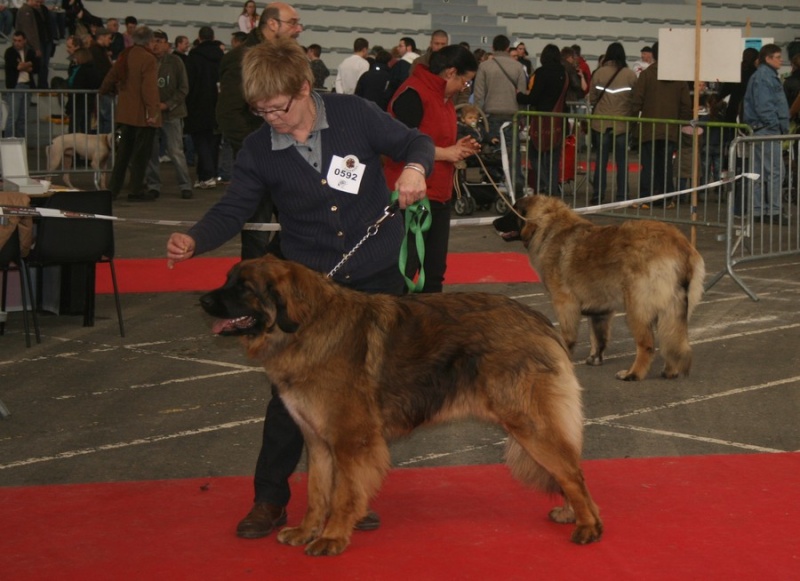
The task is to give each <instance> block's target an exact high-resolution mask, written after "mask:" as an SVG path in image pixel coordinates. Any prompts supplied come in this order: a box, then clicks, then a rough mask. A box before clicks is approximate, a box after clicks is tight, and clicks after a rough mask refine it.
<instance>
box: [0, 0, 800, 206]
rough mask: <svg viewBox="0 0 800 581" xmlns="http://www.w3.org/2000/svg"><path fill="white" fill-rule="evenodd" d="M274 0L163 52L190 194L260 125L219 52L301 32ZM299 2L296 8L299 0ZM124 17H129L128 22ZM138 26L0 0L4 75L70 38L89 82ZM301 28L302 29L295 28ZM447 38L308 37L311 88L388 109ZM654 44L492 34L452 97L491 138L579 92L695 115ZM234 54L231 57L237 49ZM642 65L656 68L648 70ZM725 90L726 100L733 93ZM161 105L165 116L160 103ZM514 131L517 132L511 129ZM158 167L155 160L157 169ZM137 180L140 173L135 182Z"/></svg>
mask: <svg viewBox="0 0 800 581" xmlns="http://www.w3.org/2000/svg"><path fill="white" fill-rule="evenodd" d="M276 6H278V7H280V6H284V7H285V6H288V5H286V4H282V3H274V4H268V5H266V6H265V8H264V10H262V11H261V12H259V10H258V6H257V4H256V3H255V2H254V1H253V0H246V1H245V2H243V4H242V7H241V12H240V14H239V15H238V17H237V20H236V27H237V30H236V32H234V33H233V34H232V35H231V38H230V39H229V41H228V42H227V43H226V42H225V40H227V39H224V40H223V39H218V38H216V37H215V34H214V30H213V29H212V28H211V27H210V26H203V27H201V28H200V29H199V30H198V31H197V34H196V35H187V36H184V35H180V36H178V37H176V38H175V39H174V43H172V44H169V43H167V47H168V48H169V50H168V51H167V53H168V54H170V55H174V57H176V58H177V61H176V60H174V59H172V58H170V59H167V60H168V61H169V62H170V63H171V65H170V67H169V68H170V69H171V70H175V69H176V68H177V66H176V65H175V63H176V62H180V64H181V65H182V66H183V72H184V73H185V74H186V78H187V80H188V88H187V91H186V95H184V96H183V97H182V102H181V104H180V105H179V111H183V110H184V109H185V111H186V112H185V114H182V115H180V116H179V117H175V116H173V117H172V121H171V127H173V128H171V129H170V131H169V132H168V131H166V130H165V129H163V128H160V129H158V130H157V131H154V138H153V141H154V145H153V148H154V150H156V154H155V158H154V159H156V160H157V161H159V160H160V161H161V162H170V163H173V164H177V165H178V166H182V165H183V163H186V164H187V167H189V166H192V165H194V166H195V174H196V178H195V179H194V180H193V183H192V184H189V185H187V184H186V179H185V177H184V176H185V172H184V171H183V168H182V167H178V173H179V175H180V176H181V177H180V179H179V181H180V182H181V185H180V187H181V190H182V196H183V197H185V198H187V199H188V198H191V197H192V192H191V189H193V188H194V189H197V188H201V189H210V188H216V187H217V186H218V185H219V182H221V181H227V180H229V179H230V170H231V167H230V166H231V159H232V158H233V157H235V153H236V151H237V150H238V149H239V148H240V147H241V140H242V138H243V136H244V135H246V134H247V133H249V131H250V130H252V127H253V126H255V125H256V124H255V123H254V122H253V120H252V116H251V119H249V120H247V121H235V122H232V123H231V122H229V119H230V118H231V117H233V116H237V115H238V113H237V111H238V110H239V109H237V108H236V107H234V108H233V109H230V108H226V107H222V106H219V107H218V106H217V101H218V95H222V93H223V92H224V91H225V90H226V87H228V89H227V91H228V92H229V93H230V91H231V89H230V87H231V82H230V79H229V78H225V79H222V80H223V82H220V81H221V77H225V75H226V74H227V73H228V72H229V70H230V69H229V68H228V67H227V66H226V64H225V61H223V56H224V55H225V54H226V53H233V54H235V55H236V56H235V59H234V61H235V60H237V59H238V60H239V61H240V60H241V52H242V51H243V50H244V49H245V48H246V47H248V46H252V45H254V44H257V43H259V42H262V41H263V40H265V39H269V38H270V37H274V34H273V32H272V31H274V30H275V29H277V30H283V29H284V28H287V27H288V28H289V29H291V30H292V35H293V36H294V38H298V37H299V35H300V33H301V32H302V30H303V27H302V24H300V18H299V16H295V17H293V18H291V19H289V20H287V21H284V20H282V18H281V16H280V14H279V15H278V16H277V17H276V16H275V10H276V8H275V7H276ZM270 7H272V8H270ZM291 10H292V11H293V13H294V14H295V15H296V12H294V9H291ZM121 24H123V25H124V28H122V30H121V29H120V28H121ZM137 26H138V21H137V19H136V17H134V16H128V17H126V18H124V19H118V18H114V17H111V18H107V19H105V21H104V20H103V19H101V18H100V17H99V16H97V15H95V14H92V13H91V12H90V10H88V9H87V8H86V6H85V5H84V3H83V1H82V0H55V1H53V0H51V1H45V0H24V1H20V0H0V34H3V35H7V36H9V38H10V39H12V40H13V42H12V43H11V46H10V47H9V48H8V49H7V50H6V53H5V55H4V56H5V57H6V58H5V63H6V64H5V70H6V75H5V77H6V80H5V83H6V88H7V89H27V88H30V89H36V88H38V89H43V88H47V87H48V86H49V83H50V81H51V78H50V76H51V71H50V69H51V67H50V63H49V62H48V61H49V58H50V56H51V55H52V54H53V52H54V49H53V47H54V45H55V44H56V43H60V42H64V43H65V46H66V50H67V54H68V59H69V66H68V70H67V75H66V77H67V78H66V82H65V84H64V85H62V86H63V87H66V88H69V89H76V90H81V91H88V92H91V91H95V90H98V89H99V87H100V85H101V83H102V82H103V79H105V78H107V76H108V74H109V72H110V70H111V68H112V65H114V63H116V62H118V61H119V59H120V57H121V55H123V51H125V50H128V49H130V48H131V47H132V46H133V45H134V41H133V39H134V36H135V31H136V30H137ZM158 32H159V34H157V35H156V37H155V38H157V39H158V40H157V41H156V42H160V43H163V42H164V39H163V37H164V36H166V35H165V34H164V33H163V32H161V31H158ZM190 36H195V38H194V39H192V38H191V37H190ZM278 36H280V34H279V35H278ZM298 42H301V40H299V39H298ZM226 44H227V46H226ZM449 44H451V40H450V37H449V35H448V33H447V32H446V31H444V30H435V31H433V32H432V34H431V35H430V38H429V39H428V46H427V48H426V49H425V50H420V49H418V48H417V41H416V40H415V39H414V38H412V37H409V36H404V37H401V38H400V39H398V43H397V45H396V46H394V47H382V46H370V42H369V39H368V38H362V37H359V38H356V39H355V40H354V43H353V53H352V54H351V55H350V56H348V57H346V58H345V59H344V60H343V61H341V62H340V63H337V64H336V70H335V73H336V74H335V75H334V76H333V78H331V71H330V69H329V68H328V66H327V65H326V63H325V62H324V59H323V47H321V46H320V45H319V44H310V45H309V46H308V47H304V50H305V54H306V56H307V58H308V59H309V61H310V64H311V69H312V72H313V74H314V89H315V90H319V91H325V90H328V89H327V88H326V87H329V86H331V85H332V88H331V90H333V91H335V92H338V93H345V94H356V95H358V96H361V97H363V98H365V99H369V100H371V101H374V102H375V103H377V105H378V106H379V107H380V108H381V109H384V110H386V109H387V107H388V105H389V103H390V101H391V99H392V97H393V96H394V95H395V93H396V91H397V89H398V88H399V87H400V86H401V85H402V84H403V83H404V82H405V81H406V80H407V79H408V78H409V76H410V75H411V74H412V72H413V70H414V68H415V67H416V66H417V65H419V64H422V65H425V66H428V65H429V64H430V58H431V55H432V54H433V53H435V52H437V51H439V50H441V49H442V48H443V47H445V46H448V45H449ZM240 46H241V48H238V47H240ZM461 46H463V47H465V48H467V49H469V47H468V45H466V43H461ZM145 48H147V49H148V50H149V51H150V52H151V53H153V54H154V55H155V57H156V62H157V64H158V63H162V62H163V61H164V55H161V56H159V55H158V54H157V53H158V51H154V50H152V47H145ZM657 51H658V46H657V44H656V46H645V47H643V48H641V50H640V51H639V55H640V56H639V58H638V59H637V60H636V61H635V62H633V63H632V64H630V65H629V64H628V62H627V60H628V59H627V56H626V54H625V50H624V48H623V47H622V45H621V43H619V42H615V43H611V45H610V46H609V48H608V52H607V54H606V55H604V56H605V57H606V58H607V60H606V62H605V63H603V56H601V59H600V61H601V62H600V63H599V66H598V67H597V68H596V70H595V71H592V70H591V67H590V66H589V64H588V63H587V62H586V60H585V59H583V57H582V56H581V51H580V46H578V45H572V46H563V47H560V48H559V47H558V46H556V45H552V44H550V45H546V46H543V47H542V49H541V53H540V55H539V61H540V62H539V63H538V65H539V66H537V59H536V58H535V57H534V56H533V55H531V54H530V53H529V52H528V49H527V47H526V45H525V43H524V42H523V41H521V40H516V41H513V42H512V41H511V39H509V38H508V37H506V36H504V35H498V36H496V37H495V38H494V39H493V41H492V50H491V52H488V53H487V52H486V51H484V50H482V49H477V50H474V51H472V54H473V56H474V57H475V59H476V61H477V62H478V64H479V67H478V70H477V73H476V76H475V81H474V84H473V83H470V87H468V88H467V90H465V91H462V92H460V93H459V94H456V95H454V96H453V97H452V100H453V102H454V103H455V104H456V105H457V106H458V105H464V104H466V103H472V104H474V105H476V106H478V107H479V109H480V111H481V113H482V114H484V115H486V117H487V119H488V124H489V132H488V135H487V136H486V138H487V139H490V140H494V141H495V142H496V141H497V140H498V137H499V131H500V127H501V126H502V125H503V124H504V123H507V122H508V121H510V120H511V119H512V118H513V116H514V114H515V113H516V112H517V111H518V110H519V109H520V108H531V109H535V110H538V111H545V112H552V111H557V110H558V111H560V110H562V109H561V108H568V107H569V105H568V104H570V103H576V102H585V103H586V107H587V109H586V110H590V111H591V110H594V111H595V112H598V113H602V114H605V115H614V116H637V115H646V116H648V117H656V118H665V119H672V118H674V119H687V118H690V117H691V112H687V108H686V95H687V90H688V88H687V87H686V84H685V83H677V84H674V85H667V84H663V83H661V82H658V83H657V82H656V73H654V72H653V71H657V68H658V67H657V61H658V54H657ZM753 52H755V51H754V50H752V49H749V50H747V51H745V53H744V54H743V56H742V74H743V76H742V81H741V82H740V83H728V84H724V85H721V86H719V87H718V93H719V100H718V101H716V103H720V102H721V106H717V107H716V109H715V110H718V111H719V112H720V113H719V120H724V121H728V122H732V121H737V120H742V118H743V117H742V114H741V113H742V107H743V102H744V95H745V92H746V90H747V84H748V80H749V78H750V76H751V75H752V74H753V72H754V71H755V70H756V67H757V65H758V63H759V61H758V59H756V58H754V56H753V54H752V53H753ZM609 55H610V56H609ZM228 62H231V61H230V59H229V61H228ZM604 64H605V66H603V65H604ZM791 64H792V74H791V75H790V76H789V78H788V79H787V81H786V84H785V96H786V101H787V107H788V108H789V110H790V116H791V117H792V118H793V119H794V120H796V118H797V115H798V112H799V111H800V55H797V56H796V58H795V59H794V60H793V61H792V63H791ZM234 69H235V66H234ZM648 69H652V70H651V72H650V73H649V74H648V73H647V71H648ZM157 73H158V71H157ZM167 78H169V79H173V80H174V77H173V76H171V75H167V76H164V75H160V74H157V75H156V79H157V82H158V83H159V88H161V89H163V87H164V84H165V82H167ZM237 82H240V79H239V78H238V77H237V76H236V75H234V76H233V84H235V83H237ZM218 83H219V85H218ZM218 86H219V90H217V87H218ZM671 87H674V90H672V88H671ZM562 89H563V90H562ZM667 90H668V91H667ZM665 91H667V92H665ZM234 92H235V91H234ZM110 93H111V91H106V93H105V94H104V95H103V96H100V97H99V98H98V99H97V100H95V99H93V98H90V96H91V95H90V93H77V94H71V95H70V96H69V100H68V101H67V106H66V108H65V109H66V110H65V114H66V117H68V118H69V130H70V132H76V133H92V132H99V133H107V132H110V131H111V128H112V126H113V120H112V119H111V116H112V113H111V111H112V102H113V100H114V99H118V98H119V97H118V96H114V95H112V94H110ZM562 93H563V98H562ZM673 97H674V98H673ZM5 99H6V101H7V109H8V111H9V115H8V116H7V118H6V123H5V126H4V127H3V129H4V134H5V135H6V136H24V135H25V123H24V119H23V115H22V114H23V113H24V111H25V106H26V104H27V103H26V102H25V101H24V99H25V96H24V95H21V94H19V93H14V94H11V93H8V94H6V95H5ZM722 99H725V101H727V107H725V101H722ZM219 100H220V102H222V103H227V101H228V99H227V97H226V96H225V95H222V96H221V97H220V99H219ZM12 101H13V102H12ZM234 102H236V99H235V97H234ZM162 107H163V103H162ZM169 107H170V108H169V109H166V110H163V117H164V118H165V119H166V118H168V117H169V114H170V111H171V110H172V108H174V107H175V106H174V105H169ZM237 107H238V105H237ZM12 112H13V115H12V114H11V113H12ZM157 116H158V117H159V118H160V115H157ZM226 117H227V118H226ZM176 122H179V125H180V126H181V132H182V134H183V136H182V138H181V139H180V145H181V147H182V151H180V152H177V151H176V149H175V148H176V141H175V139H174V125H175V123H176ZM117 125H119V122H117ZM232 127H242V128H246V130H245V131H244V132H242V131H240V130H238V129H236V130H233V129H229V128H232ZM584 131H585V132H586V133H587V135H588V137H589V141H590V142H591V144H592V148H593V150H594V151H596V152H597V155H598V158H599V159H602V160H607V159H608V158H609V156H610V155H612V154H613V156H614V157H615V158H616V161H617V162H618V163H617V165H618V166H619V165H620V163H621V161H622V158H621V153H622V152H624V151H626V150H627V147H625V146H624V144H625V143H626V142H627V140H628V135H627V134H626V132H625V131H623V130H622V128H621V126H620V125H619V124H612V125H611V126H603V127H602V128H601V127H600V125H599V124H598V123H595V122H592V123H591V124H587V125H585V126H584ZM506 140H507V141H510V131H509V130H507V133H506ZM650 140H651V137H648V136H644V138H643V141H644V142H646V143H651V141H650ZM678 140H679V136H675V135H665V136H662V135H655V136H653V139H652V146H651V147H648V148H644V149H643V151H642V152H641V156H642V162H643V163H644V164H645V165H646V166H647V167H648V168H649V169H650V172H649V175H650V176H651V178H653V179H651V181H652V182H653V183H652V184H650V185H648V183H647V180H645V183H644V184H643V186H644V190H643V193H645V194H646V193H659V192H661V191H664V190H665V189H670V188H672V187H673V186H674V183H675V179H674V177H673V176H672V175H670V167H669V164H667V165H666V166H665V165H663V164H662V163H660V162H659V161H658V160H661V159H667V158H669V154H670V152H672V153H674V149H675V147H676V143H677V141H678ZM168 145H169V147H168ZM540 145H541V144H540V143H538V142H534V143H533V144H532V147H531V148H529V157H531V159H530V160H529V161H527V162H524V163H527V164H528V165H529V166H530V167H538V168H540V171H538V172H537V173H538V176H537V177H536V181H535V182H534V183H530V185H531V186H533V187H534V188H535V189H536V190H538V191H542V192H549V193H554V191H555V190H556V189H557V181H558V176H556V175H548V171H547V170H546V169H543V168H545V167H550V168H552V167H553V166H554V164H555V165H557V164H558V159H556V157H557V155H558V148H546V147H541V146H540ZM551 149H552V151H551ZM662 150H663V151H662ZM648 152H649V154H648ZM226 154H227V155H226ZM181 156H184V161H183V162H181V161H180V157H181ZM543 161H544V163H543ZM597 167H598V168H603V169H596V171H595V172H594V174H593V176H592V178H591V180H590V181H591V183H592V184H593V187H594V193H593V200H594V201H596V202H600V201H603V199H604V196H605V189H606V185H607V184H606V175H605V173H606V172H605V167H606V163H605V161H604V162H602V163H598V164H597ZM152 171H153V169H152V166H151V170H150V174H151V176H152ZM552 173H554V172H551V174H552ZM644 173H645V174H647V173H648V172H644ZM222 178H224V179H222ZM626 178H627V176H626V175H625V172H624V171H621V172H617V184H616V187H615V190H616V191H615V193H614V194H613V197H615V198H617V199H619V198H622V197H624V192H623V190H625V188H624V187H623V183H622V182H623V181H624V180H625V179H626ZM514 179H515V183H516V185H517V186H519V187H522V186H523V185H524V186H527V185H529V184H528V183H526V184H522V183H521V182H522V180H523V178H522V172H521V169H520V168H517V170H516V171H515V175H514ZM148 181H149V186H148V188H147V189H146V190H141V191H138V190H137V191H131V192H130V195H131V197H132V199H144V200H150V199H155V198H156V197H157V195H158V191H159V189H160V186H159V185H158V183H157V182H156V180H155V179H150V180H148ZM139 187H140V186H138V185H136V184H134V188H139Z"/></svg>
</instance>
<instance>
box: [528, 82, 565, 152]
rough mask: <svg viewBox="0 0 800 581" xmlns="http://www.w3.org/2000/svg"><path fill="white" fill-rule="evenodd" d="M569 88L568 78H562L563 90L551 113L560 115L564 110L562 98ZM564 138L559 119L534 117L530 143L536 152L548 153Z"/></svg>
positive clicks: (562, 125) (562, 124)
mask: <svg viewBox="0 0 800 581" xmlns="http://www.w3.org/2000/svg"><path fill="white" fill-rule="evenodd" d="M568 87H569V76H565V78H564V88H563V89H562V90H561V96H560V97H559V98H558V101H557V102H556V104H555V107H553V111H552V112H553V113H561V112H562V111H563V110H564V98H565V97H566V95H567V88H568ZM563 138H564V123H563V122H562V120H561V118H560V117H536V118H535V119H534V120H533V125H532V126H531V141H532V143H533V146H534V147H535V148H536V150H537V151H550V150H551V149H553V148H555V147H558V146H559V145H561V141H562V140H563Z"/></svg>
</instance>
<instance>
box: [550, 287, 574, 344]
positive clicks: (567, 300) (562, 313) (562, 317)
mask: <svg viewBox="0 0 800 581" xmlns="http://www.w3.org/2000/svg"><path fill="white" fill-rule="evenodd" d="M552 299H553V307H554V308H555V311H556V318H557V319H558V326H559V327H560V328H561V336H562V337H563V338H564V342H565V343H566V344H567V348H568V349H569V352H570V353H572V352H573V350H574V349H575V342H576V341H577V340H578V325H579V324H580V322H581V307H580V304H579V303H578V302H577V301H576V300H574V299H573V298H572V297H571V296H570V295H569V294H568V293H564V292H558V293H553V294H552Z"/></svg>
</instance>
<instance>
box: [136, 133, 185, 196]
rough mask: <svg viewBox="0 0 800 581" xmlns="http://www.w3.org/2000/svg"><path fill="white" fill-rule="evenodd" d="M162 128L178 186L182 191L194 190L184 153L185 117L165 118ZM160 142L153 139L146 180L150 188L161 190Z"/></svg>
mask: <svg viewBox="0 0 800 581" xmlns="http://www.w3.org/2000/svg"><path fill="white" fill-rule="evenodd" d="M161 130H162V131H163V134H164V137H165V139H164V142H165V151H166V155H167V157H169V159H170V161H171V162H172V165H174V166H175V174H176V177H177V178H178V187H179V188H180V190H181V192H185V191H187V190H188V191H192V180H191V178H190V177H189V167H188V166H187V165H186V156H185V155H184V154H183V119H164V122H163V125H162V126H161ZM158 146H159V142H158V139H154V140H153V153H152V154H151V155H150V161H149V162H148V164H147V176H146V178H145V181H146V183H147V189H148V190H155V191H157V192H160V191H161V173H160V172H161V169H160V167H159V162H158V157H159V147H158Z"/></svg>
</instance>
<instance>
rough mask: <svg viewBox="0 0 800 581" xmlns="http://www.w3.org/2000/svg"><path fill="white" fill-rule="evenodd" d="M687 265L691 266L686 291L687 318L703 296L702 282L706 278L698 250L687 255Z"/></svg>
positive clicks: (704, 264)
mask: <svg viewBox="0 0 800 581" xmlns="http://www.w3.org/2000/svg"><path fill="white" fill-rule="evenodd" d="M689 265H690V266H691V275H690V278H689V290H688V292H687V311H686V318H687V319H689V318H691V316H692V311H694V308H695V307H696V306H697V305H698V304H700V299H701V298H703V283H704V282H705V278H706V263H705V261H704V260H703V257H702V256H700V253H699V252H697V251H695V252H694V253H692V254H691V255H690V256H689Z"/></svg>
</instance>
